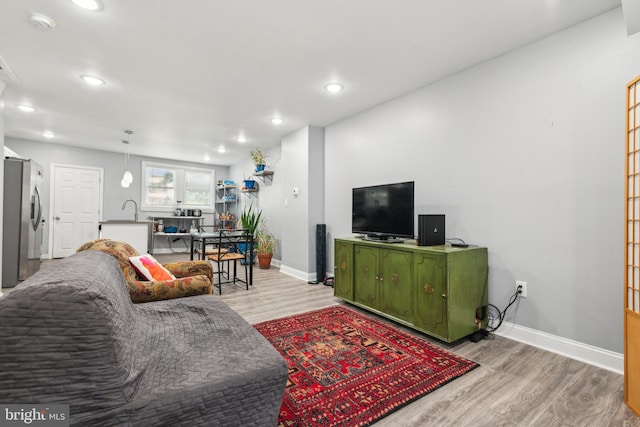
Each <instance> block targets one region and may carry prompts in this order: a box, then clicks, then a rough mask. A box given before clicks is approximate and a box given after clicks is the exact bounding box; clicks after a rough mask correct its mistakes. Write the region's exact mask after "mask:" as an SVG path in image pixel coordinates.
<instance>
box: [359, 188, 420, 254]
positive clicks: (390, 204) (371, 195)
mask: <svg viewBox="0 0 640 427" xmlns="http://www.w3.org/2000/svg"><path fill="white" fill-rule="evenodd" d="M413 187H414V184H413V181H410V182H399V183H396V184H385V185H374V186H369V187H359V188H354V189H353V203H352V215H351V232H352V233H355V234H364V235H365V237H366V238H368V239H372V240H383V241H398V239H413V237H414V233H413V231H414V224H413V222H414V217H413V210H414V208H413Z"/></svg>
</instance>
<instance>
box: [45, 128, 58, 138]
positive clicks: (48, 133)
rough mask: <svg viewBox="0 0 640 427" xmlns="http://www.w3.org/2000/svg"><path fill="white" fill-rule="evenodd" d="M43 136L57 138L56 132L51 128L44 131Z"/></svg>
mask: <svg viewBox="0 0 640 427" xmlns="http://www.w3.org/2000/svg"><path fill="white" fill-rule="evenodd" d="M42 136H44V137H45V138H55V136H56V134H55V133H53V132H51V131H50V130H46V131H44V132H42Z"/></svg>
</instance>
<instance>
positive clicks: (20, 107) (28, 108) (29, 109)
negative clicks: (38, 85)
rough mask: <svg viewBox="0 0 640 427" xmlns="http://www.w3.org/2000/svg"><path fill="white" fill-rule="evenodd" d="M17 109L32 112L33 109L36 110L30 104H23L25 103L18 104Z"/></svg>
mask: <svg viewBox="0 0 640 427" xmlns="http://www.w3.org/2000/svg"><path fill="white" fill-rule="evenodd" d="M18 110H20V111H24V112H25V113H33V112H34V111H36V109H35V108H33V107H32V106H31V105H25V104H20V105H18Z"/></svg>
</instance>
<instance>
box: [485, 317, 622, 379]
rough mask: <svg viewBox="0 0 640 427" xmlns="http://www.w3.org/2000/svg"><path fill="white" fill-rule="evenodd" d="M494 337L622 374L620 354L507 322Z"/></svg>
mask: <svg viewBox="0 0 640 427" xmlns="http://www.w3.org/2000/svg"><path fill="white" fill-rule="evenodd" d="M496 335H500V336H503V337H505V338H509V339H512V340H515V341H519V342H523V343H525V344H529V345H532V346H534V347H538V348H541V349H543V350H547V351H551V352H553V353H557V354H560V355H562V356H566V357H569V358H571V359H575V360H579V361H581V362H584V363H588V364H590V365H594V366H597V367H599V368H603V369H606V370H609V371H612V372H615V373H618V374H621V375H622V374H624V355H623V354H620V353H616V352H613V351H609V350H605V349H603V348H599V347H595V346H592V345H589V344H584V343H581V342H578V341H573V340H570V339H567V338H563V337H559V336H557V335H551V334H548V333H546V332H541V331H538V330H535V329H531V328H527V327H524V326H520V325H516V324H514V323H508V322H504V323H503V324H502V326H501V327H500V329H498V330H497V331H496Z"/></svg>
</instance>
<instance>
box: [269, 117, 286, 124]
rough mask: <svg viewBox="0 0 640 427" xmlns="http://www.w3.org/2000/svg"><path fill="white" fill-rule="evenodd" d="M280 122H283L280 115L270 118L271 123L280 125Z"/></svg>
mask: <svg viewBox="0 0 640 427" xmlns="http://www.w3.org/2000/svg"><path fill="white" fill-rule="evenodd" d="M282 123H284V120H283V119H281V118H280V117H274V118H272V119H271V124H274V125H281V124H282Z"/></svg>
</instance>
